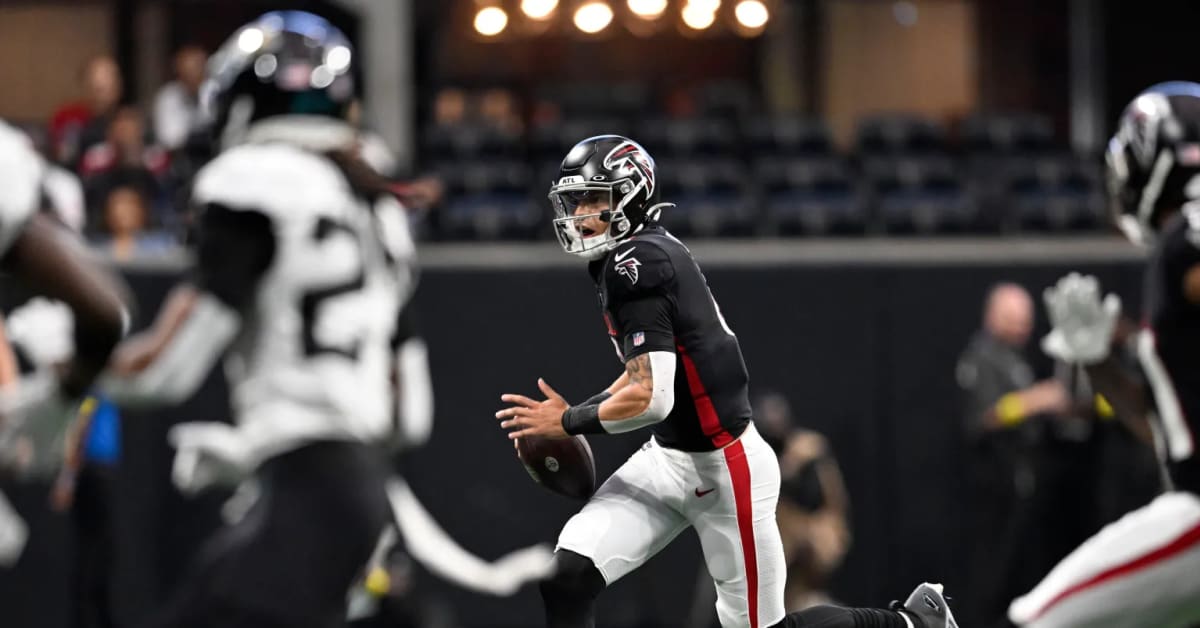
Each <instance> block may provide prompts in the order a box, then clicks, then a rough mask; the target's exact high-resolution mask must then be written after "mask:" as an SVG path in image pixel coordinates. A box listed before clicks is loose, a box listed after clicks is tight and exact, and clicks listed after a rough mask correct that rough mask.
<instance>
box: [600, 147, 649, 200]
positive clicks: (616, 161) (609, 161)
mask: <svg viewBox="0 0 1200 628" xmlns="http://www.w3.org/2000/svg"><path fill="white" fill-rule="evenodd" d="M604 167H605V168H608V169H610V170H612V171H613V172H615V173H617V174H618V175H627V176H628V177H629V180H630V181H632V182H633V187H632V188H631V189H628V190H625V189H622V190H621V193H622V197H623V198H625V199H632V198H634V196H635V195H637V194H638V193H642V194H645V195H646V199H647V200H648V199H650V198H652V197H653V196H654V166H653V164H652V163H651V161H650V156H649V155H647V154H646V153H645V152H644V151H642V150H641V147H640V146H638V145H637V144H634V143H633V142H625V143H623V144H621V145H620V146H617V147H616V148H614V149H612V151H610V152H609V153H608V155H607V156H606V157H605V158H604ZM622 205H624V202H622Z"/></svg>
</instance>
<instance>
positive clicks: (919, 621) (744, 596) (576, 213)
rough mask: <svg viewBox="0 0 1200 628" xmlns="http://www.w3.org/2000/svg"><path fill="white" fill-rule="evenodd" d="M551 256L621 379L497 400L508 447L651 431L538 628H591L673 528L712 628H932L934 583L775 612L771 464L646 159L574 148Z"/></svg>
mask: <svg viewBox="0 0 1200 628" xmlns="http://www.w3.org/2000/svg"><path fill="white" fill-rule="evenodd" d="M550 200H551V201H552V203H553V205H554V212H555V215H556V217H555V219H554V228H555V232H556V233H557V235H558V238H559V242H560V243H561V244H562V247H563V249H564V250H565V251H566V252H567V253H570V254H572V255H576V256H578V257H580V258H582V259H585V260H587V261H588V270H589V272H590V274H591V277H592V280H593V281H594V282H595V284H596V289H597V294H598V296H599V299H600V307H601V311H602V313H603V316H604V321H605V324H606V325H607V328H608V333H609V336H610V337H611V339H612V342H613V345H614V347H615V348H616V351H617V356H618V358H619V359H620V360H621V361H622V362H623V363H624V364H625V372H624V373H623V374H622V375H621V376H620V377H619V378H618V379H617V380H616V381H615V382H613V384H612V385H611V386H609V387H608V388H607V389H605V390H604V391H603V392H601V393H599V394H597V395H596V396H594V397H592V398H591V399H589V400H587V401H585V402H584V403H581V404H578V405H574V406H571V405H569V404H568V403H567V402H566V401H565V400H564V399H563V398H562V397H561V396H560V395H559V394H558V393H557V392H555V391H554V390H553V389H552V388H551V387H550V385H549V384H547V383H546V382H545V381H544V380H538V386H539V387H540V388H541V391H542V393H543V394H544V395H545V397H546V398H545V399H544V400H542V401H538V400H535V399H532V398H529V397H526V396H524V395H518V394H505V395H503V396H502V397H501V399H502V400H503V401H504V402H506V403H508V404H511V405H510V407H508V408H506V409H503V410H500V411H499V412H497V413H496V416H497V418H499V419H502V422H501V427H503V428H506V429H510V430H511V432H510V433H509V437H510V438H512V439H518V438H522V437H528V436H540V437H547V438H566V437H567V436H568V435H572V434H606V433H621V432H628V431H631V430H636V429H640V428H643V427H652V430H653V437H652V438H651V439H650V440H649V441H648V442H647V443H646V445H645V446H644V447H642V449H641V450H640V451H638V452H637V453H635V454H634V455H633V456H632V457H631V458H630V459H629V460H628V461H627V462H626V463H625V464H624V465H623V466H622V467H621V468H620V469H618V470H617V471H616V473H614V474H613V476H612V477H610V478H609V479H608V481H606V482H605V483H604V484H603V485H602V486H601V487H600V489H599V490H598V491H597V493H596V494H595V496H593V497H592V498H591V500H590V501H589V502H588V503H587V505H586V506H584V508H583V510H582V511H581V512H580V513H578V514H577V515H575V516H574V517H573V518H571V520H570V521H568V522H567V524H566V526H565V527H564V528H563V530H562V533H561V535H560V536H559V539H558V547H557V553H556V562H557V571H556V572H555V575H554V576H553V577H551V578H549V579H548V580H546V581H545V582H544V584H543V585H542V597H543V601H544V602H545V607H546V615H547V618H548V623H549V626H550V627H551V628H583V627H585V626H592V625H593V623H594V620H593V602H594V600H595V598H596V596H597V595H598V594H599V593H600V592H601V590H603V589H604V587H605V586H607V585H609V584H612V583H613V582H615V581H616V580H618V579H619V578H621V577H622V576H624V575H625V574H627V573H629V572H631V571H633V570H634V569H636V568H637V567H638V566H640V565H641V564H642V563H644V562H645V561H647V560H649V559H650V557H651V556H653V555H654V554H655V553H657V552H658V551H659V550H660V549H662V548H663V547H664V546H666V545H667V544H668V543H670V542H671V540H672V539H674V538H675V537H676V536H677V535H678V534H679V533H680V532H682V531H683V530H684V529H686V528H688V527H689V526H690V527H694V528H695V529H696V532H697V533H698V534H699V536H700V544H701V546H702V548H703V551H704V558H705V562H706V563H707V565H708V569H709V574H710V575H711V576H712V578H713V582H714V584H715V586H716V590H717V603H716V610H717V616H718V618H719V619H720V622H721V625H722V626H723V627H724V628H760V627H762V628H765V627H767V626H780V627H787V628H799V627H806V626H824V627H829V628H866V627H868V626H870V627H874V628H884V627H892V628H947V627H948V626H955V625H956V624H955V623H954V619H953V617H952V615H951V613H950V610H949V609H948V608H947V607H946V603H945V600H944V599H943V597H942V594H941V587H940V585H928V584H923V585H921V586H919V587H918V588H917V589H916V590H915V591H914V592H913V594H912V596H910V598H909V600H908V602H907V603H906V604H904V605H896V610H880V609H844V608H835V607H829V606H826V607H818V608H814V609H810V610H807V611H803V612H801V613H796V614H793V615H790V616H785V613H784V603H783V588H784V577H785V573H786V566H785V564H784V558H783V545H782V542H781V541H780V536H779V528H778V527H777V525H776V522H775V507H776V502H777V501H778V498H779V483H780V479H779V465H778V463H777V461H776V458H775V453H774V451H772V449H771V447H770V446H769V445H768V444H767V443H766V442H765V441H764V440H763V438H762V437H761V436H759V434H758V432H757V431H755V428H754V425H753V424H752V422H751V420H750V419H751V413H750V402H749V399H748V393H747V385H748V381H749V377H748V375H747V372H746V365H745V363H744V361H743V359H742V352H741V349H740V347H739V345H738V340H737V337H736V336H735V335H734V333H733V331H732V330H731V329H730V327H729V325H728V324H726V322H725V319H724V318H723V317H722V316H721V310H720V308H719V307H718V306H717V303H716V301H715V300H714V299H713V296H712V294H711V293H710V292H709V289H708V284H707V281H706V280H705V278H704V275H703V274H702V273H701V272H700V268H699V267H698V266H697V265H696V262H695V260H693V259H692V255H691V253H690V252H689V251H688V249H687V247H685V246H684V245H683V244H682V243H681V242H680V241H679V240H677V239H675V238H674V237H673V236H672V235H671V234H670V233H668V232H667V231H666V230H665V229H663V228H662V227H661V226H659V225H658V223H657V219H658V217H659V214H660V212H661V211H662V210H663V209H664V208H665V207H667V206H668V205H669V204H667V203H661V202H660V201H659V193H658V181H657V171H656V167H655V163H654V160H653V159H652V158H651V157H650V155H649V154H648V153H647V152H646V150H645V149H644V148H642V147H641V146H640V145H639V144H637V143H636V142H634V141H633V140H630V139H628V138H625V137H620V136H615V135H602V136H598V137H593V138H589V139H586V140H583V141H582V142H580V143H578V144H576V145H575V147H574V148H572V149H571V151H570V152H569V153H568V154H567V156H566V158H565V159H564V160H563V162H562V166H561V169H560V171H559V173H558V176H557V178H556V179H555V181H554V183H553V185H552V186H551V188H550Z"/></svg>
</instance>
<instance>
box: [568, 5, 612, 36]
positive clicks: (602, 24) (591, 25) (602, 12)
mask: <svg viewBox="0 0 1200 628" xmlns="http://www.w3.org/2000/svg"><path fill="white" fill-rule="evenodd" d="M612 19H613V11H612V9H611V8H610V7H609V6H608V5H607V4H605V3H603V2H586V3H584V4H582V5H580V7H579V8H578V9H576V10H575V28H578V29H579V30H581V31H583V32H585V33H588V34H594V33H599V32H600V31H602V30H604V29H605V28H608V25H609V24H610V23H611V22H612Z"/></svg>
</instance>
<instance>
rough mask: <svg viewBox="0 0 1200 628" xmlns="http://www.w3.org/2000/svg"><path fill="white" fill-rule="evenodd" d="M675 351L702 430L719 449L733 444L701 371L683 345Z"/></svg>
mask: <svg viewBox="0 0 1200 628" xmlns="http://www.w3.org/2000/svg"><path fill="white" fill-rule="evenodd" d="M675 349H676V350H677V351H679V359H680V361H682V362H683V370H684V372H685V373H687V383H688V390H690V391H691V392H692V403H694V404H695V405H696V415H697V416H699V417H700V430H701V431H702V432H704V435H705V436H707V437H708V438H709V440H711V441H712V444H713V447H716V448H717V449H720V448H721V447H724V446H726V445H728V444H729V443H732V442H733V436H732V435H730V433H729V432H728V431H726V430H725V426H723V425H721V417H718V416H717V409H716V408H715V407H713V402H712V397H709V396H708V391H707V390H705V388H704V382H703V381H701V380H700V371H698V370H696V363H695V362H693V361H692V356H690V355H688V354H687V351H685V350H684V348H683V345H682V344H678V345H676V346H675Z"/></svg>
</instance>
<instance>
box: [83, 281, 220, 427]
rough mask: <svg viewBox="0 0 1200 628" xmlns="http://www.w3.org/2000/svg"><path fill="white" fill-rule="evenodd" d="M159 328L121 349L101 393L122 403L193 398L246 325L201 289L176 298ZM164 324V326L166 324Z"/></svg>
mask: <svg viewBox="0 0 1200 628" xmlns="http://www.w3.org/2000/svg"><path fill="white" fill-rule="evenodd" d="M162 318H163V320H160V321H158V323H156V325H155V329H154V330H152V331H150V332H148V333H147V334H145V335H142V336H139V337H137V338H131V339H130V341H128V342H127V343H125V344H124V345H122V346H121V347H119V348H118V349H117V351H116V355H115V356H114V359H113V363H112V366H111V368H110V372H109V374H108V376H106V377H104V378H102V379H101V382H100V384H101V390H102V391H103V392H104V393H105V394H107V395H109V396H110V397H112V398H113V399H114V400H115V401H117V402H118V403H127V404H128V403H138V402H143V403H145V402H157V403H179V402H182V401H184V400H186V399H187V398H188V397H190V396H191V395H192V394H193V393H194V392H195V391H196V390H197V389H198V388H199V387H200V385H201V384H202V383H203V382H204V377H205V376H206V375H207V374H208V372H209V371H210V370H211V369H212V367H213V366H214V365H215V364H216V362H217V360H218V359H219V358H220V357H221V355H222V354H223V353H224V351H225V348H226V347H227V346H229V343H230V342H232V341H233V338H234V337H235V336H236V335H237V332H238V329H239V327H240V325H241V319H240V317H239V316H238V315H237V313H236V312H234V311H233V310H231V309H230V308H229V307H228V306H226V305H225V304H224V303H223V302H221V300H220V299H217V298H216V297H214V296H212V295H210V294H208V293H205V292H197V291H189V290H183V291H179V292H177V293H175V294H173V295H172V302H171V303H168V304H167V305H166V306H165V307H164V314H163V317H162ZM159 323H161V326H160V324H159Z"/></svg>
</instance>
